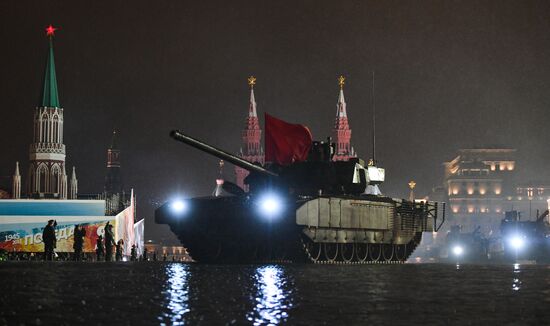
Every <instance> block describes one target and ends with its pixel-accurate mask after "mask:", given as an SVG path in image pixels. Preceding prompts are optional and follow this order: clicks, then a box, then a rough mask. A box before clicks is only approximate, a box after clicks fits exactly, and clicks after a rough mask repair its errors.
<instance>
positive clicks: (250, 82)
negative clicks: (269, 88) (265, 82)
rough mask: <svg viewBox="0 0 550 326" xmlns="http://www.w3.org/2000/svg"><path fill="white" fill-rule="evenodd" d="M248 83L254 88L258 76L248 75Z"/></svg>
mask: <svg viewBox="0 0 550 326" xmlns="http://www.w3.org/2000/svg"><path fill="white" fill-rule="evenodd" d="M248 85H249V86H250V88H254V85H256V77H254V76H250V77H248Z"/></svg>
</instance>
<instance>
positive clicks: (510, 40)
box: [0, 0, 550, 239]
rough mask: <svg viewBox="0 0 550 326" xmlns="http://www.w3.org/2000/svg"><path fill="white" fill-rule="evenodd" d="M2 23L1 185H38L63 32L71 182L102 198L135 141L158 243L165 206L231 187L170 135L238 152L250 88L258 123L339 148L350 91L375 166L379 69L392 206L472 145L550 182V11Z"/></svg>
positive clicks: (40, 8) (432, 6)
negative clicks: (113, 156) (304, 130)
mask: <svg viewBox="0 0 550 326" xmlns="http://www.w3.org/2000/svg"><path fill="white" fill-rule="evenodd" d="M323 2H325V3H326V4H323ZM130 3H131V5H129V4H130ZM268 3H269V4H268ZM0 13H1V14H0V17H1V19H0V39H1V40H2V45H3V46H2V50H1V60H0V65H1V67H0V71H1V73H0V94H1V98H2V111H1V112H2V115H1V118H0V128H1V131H2V137H0V148H1V149H2V151H1V153H2V154H1V155H0V185H3V186H4V187H7V186H9V184H10V183H11V181H10V180H11V175H12V174H13V171H14V167H15V161H20V162H21V165H22V174H23V187H25V183H26V181H27V168H28V148H29V144H30V143H31V140H32V117H33V112H34V108H35V106H36V105H37V104H38V99H39V97H40V96H41V87H42V79H43V72H44V64H45V61H46V53H47V52H46V51H47V39H46V37H45V33H44V28H45V27H46V26H47V25H49V24H50V23H51V24H53V25H54V26H56V27H58V28H59V30H58V31H57V32H56V37H55V45H54V46H55V55H56V58H55V59H56V68H57V81H58V86H59V97H60V101H61V105H62V107H63V108H64V109H65V111H64V114H65V117H64V118H65V124H64V137H65V144H66V145H67V167H68V169H67V172H69V170H70V169H71V167H72V166H73V165H74V166H76V171H77V175H78V178H79V192H80V193H98V192H101V191H102V190H103V183H104V176H105V172H106V167H105V160H106V148H107V146H108V144H109V142H110V137H111V132H112V130H113V128H116V129H117V130H119V133H120V139H119V147H120V149H121V151H122V154H121V155H122V156H121V157H122V173H123V178H124V183H125V187H126V188H130V187H133V188H134V189H135V191H136V193H137V197H138V218H142V217H145V218H146V220H147V224H146V225H147V226H146V237H147V238H155V239H160V238H162V237H165V236H169V235H170V232H169V230H168V228H167V227H166V226H157V225H154V222H153V211H154V208H155V207H156V206H157V205H159V204H161V203H162V202H163V201H165V200H167V199H169V198H171V197H172V196H174V195H176V194H181V195H183V196H196V195H208V194H210V193H211V192H212V190H213V188H214V186H215V182H214V179H215V177H216V175H217V166H218V165H217V159H216V158H213V157H210V156H208V155H206V154H203V153H201V152H199V151H197V150H195V149H192V148H190V147H188V146H186V145H184V144H180V143H176V142H175V141H173V140H172V139H170V138H169V137H168V133H169V131H170V130H171V129H176V128H178V129H181V130H182V131H184V132H187V133H188V134H190V135H192V136H195V137H197V138H199V139H203V140H205V141H207V142H210V143H212V144H214V145H217V146H219V147H221V148H224V149H226V150H228V151H234V152H237V151H238V149H239V147H240V143H241V130H242V128H243V127H244V119H245V116H246V114H247V110H248V98H249V90H248V85H247V82H246V81H247V77H248V76H249V75H254V76H256V77H257V79H258V80H257V84H256V88H255V95H256V101H257V103H258V111H259V114H260V115H262V116H263V113H264V112H269V113H270V114H272V115H275V116H277V117H279V118H282V119H285V120H288V121H289V122H295V123H303V124H305V125H307V126H309V127H310V129H311V131H312V133H313V136H314V138H316V139H324V138H325V137H326V136H328V135H330V133H331V129H332V126H333V123H334V118H335V113H336V102H337V97H338V85H337V77H338V76H339V75H340V74H343V75H345V76H346V77H347V81H346V86H345V89H344V91H345V96H346V102H347V105H348V106H347V110H348V117H349V118H350V125H351V128H352V130H353V134H352V145H353V146H354V148H355V150H356V151H357V152H358V153H359V156H360V157H363V158H365V159H367V158H369V157H370V156H371V150H372V149H371V122H370V121H371V113H372V106H371V101H372V97H371V87H372V84H371V83H372V82H371V79H372V71H373V70H374V71H375V72H376V111H377V140H378V142H377V159H378V161H379V162H380V165H381V166H382V167H385V168H386V180H387V182H386V183H385V184H384V185H383V186H382V191H384V192H385V193H386V194H388V195H392V196H395V197H403V196H407V193H408V189H407V183H408V181H409V180H411V179H414V180H415V181H416V182H417V190H418V193H420V194H427V193H428V192H429V191H430V189H431V188H432V187H433V186H435V185H437V184H438V183H440V182H441V176H442V169H443V168H442V166H441V163H442V162H444V161H446V160H450V159H452V158H453V157H454V155H455V153H456V150H457V149H459V148H465V147H484V146H493V147H494V146H502V147H512V148H518V150H519V155H518V156H519V157H518V159H519V166H518V168H519V170H520V171H519V172H520V173H522V174H524V177H525V180H526V181H531V180H533V181H537V182H543V181H544V180H548V179H549V178H548V176H549V174H550V171H548V164H547V162H548V160H550V151H549V150H548V149H549V148H548V140H549V139H550V128H549V127H548V122H549V121H550V114H549V113H548V112H549V111H550V91H549V90H550V2H547V1H501V0H499V1H482V2H479V1H439V0H438V1H416V2H405V1H375V2H374V1H330V2H329V1H270V2H267V1H263V2H262V1H257V0H256V1H219V2H213V1H132V2H128V1H117V2H115V3H112V2H98V1H94V2H91V1H65V2H61V1H3V2H2V3H1V4H0ZM261 120H262V121H263V119H261ZM225 173H226V176H227V177H228V179H232V178H233V176H234V174H233V168H232V166H231V165H229V164H227V165H226V170H225ZM24 189H25V188H24ZM8 190H11V189H8Z"/></svg>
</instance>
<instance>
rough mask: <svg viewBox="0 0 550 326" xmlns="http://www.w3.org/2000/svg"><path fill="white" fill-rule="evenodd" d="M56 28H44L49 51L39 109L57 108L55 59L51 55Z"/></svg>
mask: <svg viewBox="0 0 550 326" xmlns="http://www.w3.org/2000/svg"><path fill="white" fill-rule="evenodd" d="M56 29H57V28H55V27H53V26H52V25H50V26H48V27H47V28H46V36H47V37H48V42H49V50H48V58H47V60H46V69H45V73H44V87H43V90H44V91H43V93H42V101H41V103H40V106H41V107H51V108H58V107H61V106H60V105H59V96H58V94H57V79H56V76H55V59H54V54H53V37H54V34H55V30H56Z"/></svg>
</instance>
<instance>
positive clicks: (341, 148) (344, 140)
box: [332, 76, 356, 161]
mask: <svg viewBox="0 0 550 326" xmlns="http://www.w3.org/2000/svg"><path fill="white" fill-rule="evenodd" d="M345 81H346V77H344V76H340V77H338V86H340V93H339V95H338V103H336V119H335V121H334V129H333V139H334V141H335V144H336V148H335V153H334V156H333V157H332V159H333V160H334V161H347V160H348V159H350V158H351V157H356V154H355V151H354V150H353V147H352V146H351V129H350V128H349V122H348V113H347V111H346V100H345V99H344V84H345Z"/></svg>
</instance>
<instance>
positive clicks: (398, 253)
mask: <svg viewBox="0 0 550 326" xmlns="http://www.w3.org/2000/svg"><path fill="white" fill-rule="evenodd" d="M421 237H422V234H420V235H416V236H415V237H414V238H413V239H412V240H411V241H410V242H409V243H407V244H402V245H396V244H377V243H370V244H367V243H314V242H313V241H311V240H310V239H309V238H307V237H305V236H304V237H302V239H301V240H302V247H303V250H304V252H305V254H306V257H307V260H308V262H310V263H313V264H328V265H367V264H403V263H405V262H406V261H407V259H408V258H409V257H410V256H411V254H412V253H413V252H414V250H415V249H416V247H417V246H418V244H419V243H420V239H421Z"/></svg>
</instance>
